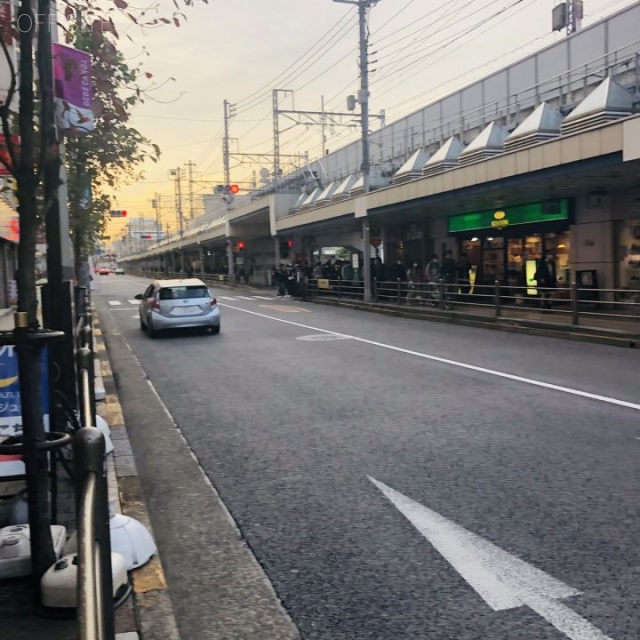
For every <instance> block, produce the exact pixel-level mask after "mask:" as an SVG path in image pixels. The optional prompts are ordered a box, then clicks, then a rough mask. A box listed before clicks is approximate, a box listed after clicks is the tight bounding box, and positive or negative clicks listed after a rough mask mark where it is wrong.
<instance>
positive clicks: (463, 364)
mask: <svg viewBox="0 0 640 640" xmlns="http://www.w3.org/2000/svg"><path fill="white" fill-rule="evenodd" d="M222 306H224V307H225V308H228V309H233V310H234V311H241V312H242V313H248V314H249V315H252V316H257V317H258V318H265V319H267V320H273V321H274V322H282V323H283V324H289V325H292V326H294V327H300V328H301V329H309V330H311V331H317V332H318V333H328V334H330V335H334V336H340V337H342V338H349V339H350V340H355V341H356V342H362V343H363V344H368V345H371V346H373V347H379V348H381V349H388V350H389V351H396V352H397V353H404V354H406V355H409V356H415V357H416V358H423V359H425V360H431V361H433V362H440V363H442V364H448V365H451V366H454V367H459V368H460V369H467V370H469V371H476V372H478V373H485V374H487V375H490V376H495V377H497V378H504V379H507V380H513V381H514V382H522V383H524V384H529V385H532V386H534V387H541V388H543V389H551V390H553V391H560V392H561V393H568V394H569V395H572V396H578V397H580V398H589V400H597V401H598V402H605V403H607V404H613V405H616V406H618V407H626V408H627V409H634V410H635V411H640V404H636V403H634V402H627V401H626V400H619V399H618V398H611V397H609V396H601V395H599V394H597V393H589V392H588V391H581V390H580V389H572V388H571V387H563V386H561V385H557V384H552V383H550V382H543V381H542V380H534V379H533V378H525V377H524V376H517V375H514V374H512V373H506V372H504V371H496V370H495V369H487V368H485V367H478V366H476V365H474V364H467V363H466V362H459V361H457V360H449V359H448V358H441V357H440V356H433V355H429V354H428V353H421V352H420V351H413V350H411V349H404V348H402V347H396V346H393V345H391V344H384V343H383V342H376V341H375V340H367V338H360V337H358V336H352V335H349V334H346V333H340V332H338V331H329V330H328V329H320V328H318V327H312V326H310V325H308V324H302V323H301V322H294V321H293V320H285V319H284V318H275V317H273V316H270V315H267V314H266V313H258V312H257V311H249V310H248V309H242V308H240V307H234V306H233V305H228V304H224V305H222Z"/></svg>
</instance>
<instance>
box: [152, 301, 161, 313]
mask: <svg viewBox="0 0 640 640" xmlns="http://www.w3.org/2000/svg"><path fill="white" fill-rule="evenodd" d="M151 308H152V309H155V310H156V311H160V303H159V302H158V301H157V300H154V301H153V302H152V303H151Z"/></svg>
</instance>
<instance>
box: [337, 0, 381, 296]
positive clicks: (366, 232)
mask: <svg viewBox="0 0 640 640" xmlns="http://www.w3.org/2000/svg"><path fill="white" fill-rule="evenodd" d="M333 1H334V2H339V3H342V4H353V5H357V6H358V22H359V33H360V92H359V94H358V102H359V103H360V124H361V130H362V165H361V172H362V186H363V188H364V198H366V197H367V195H366V194H367V193H369V177H370V175H369V174H370V172H371V158H370V155H369V34H368V29H367V10H368V9H370V8H371V7H374V6H375V5H376V4H378V2H379V0H333ZM356 215H357V216H358V217H362V218H364V219H363V221H362V239H363V245H364V251H363V262H364V264H363V265H362V266H363V274H364V299H365V301H366V302H369V301H370V300H371V237H370V232H371V230H370V225H369V216H368V212H367V210H366V206H365V208H364V209H363V210H362V211H358V210H357V211H356Z"/></svg>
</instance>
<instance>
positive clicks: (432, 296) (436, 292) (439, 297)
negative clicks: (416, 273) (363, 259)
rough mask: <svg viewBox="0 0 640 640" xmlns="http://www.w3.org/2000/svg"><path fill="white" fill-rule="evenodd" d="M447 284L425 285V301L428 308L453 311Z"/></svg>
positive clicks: (434, 283)
mask: <svg viewBox="0 0 640 640" xmlns="http://www.w3.org/2000/svg"><path fill="white" fill-rule="evenodd" d="M449 287H450V285H448V284H447V283H436V282H429V283H427V287H426V291H425V294H426V296H425V301H426V303H427V304H428V305H429V306H430V307H437V308H438V309H444V310H445V311H450V310H451V309H453V296H452V294H451V291H450V290H449Z"/></svg>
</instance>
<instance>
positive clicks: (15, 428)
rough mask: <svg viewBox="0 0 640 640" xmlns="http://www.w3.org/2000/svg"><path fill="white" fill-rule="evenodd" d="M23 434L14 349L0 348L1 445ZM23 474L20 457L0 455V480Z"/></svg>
mask: <svg viewBox="0 0 640 640" xmlns="http://www.w3.org/2000/svg"><path fill="white" fill-rule="evenodd" d="M47 365H48V356H47V349H46V348H45V349H43V350H42V360H41V366H42V377H41V385H42V386H41V390H42V412H43V414H44V419H43V421H44V426H45V429H46V431H49V380H48V367H47ZM20 433H22V406H21V404H20V380H19V379H18V354H17V353H16V350H15V347H13V346H4V347H0V441H2V440H4V439H5V438H8V437H10V436H15V435H18V434H20ZM24 474H25V468H24V462H23V461H22V455H15V456H5V455H0V478H2V477H14V476H17V477H22V476H24Z"/></svg>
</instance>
